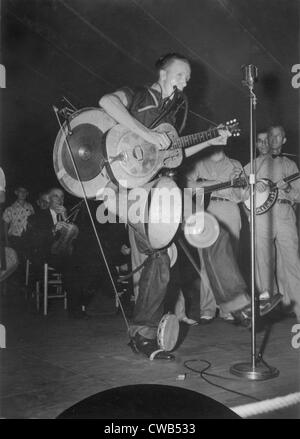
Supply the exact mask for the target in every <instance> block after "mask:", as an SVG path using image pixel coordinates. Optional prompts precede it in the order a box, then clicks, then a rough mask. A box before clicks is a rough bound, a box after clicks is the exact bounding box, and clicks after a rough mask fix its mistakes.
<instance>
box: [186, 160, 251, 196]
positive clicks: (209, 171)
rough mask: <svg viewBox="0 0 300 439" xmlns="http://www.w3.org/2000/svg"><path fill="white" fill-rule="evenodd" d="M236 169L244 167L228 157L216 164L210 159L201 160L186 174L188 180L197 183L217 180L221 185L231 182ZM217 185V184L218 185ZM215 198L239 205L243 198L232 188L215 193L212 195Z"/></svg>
mask: <svg viewBox="0 0 300 439" xmlns="http://www.w3.org/2000/svg"><path fill="white" fill-rule="evenodd" d="M234 168H238V169H241V171H242V169H243V168H242V165H241V163H240V162H239V161H237V160H234V159H231V158H229V157H227V156H225V157H224V159H223V160H220V161H218V162H215V161H213V160H211V159H210V158H209V157H208V158H205V159H203V160H199V161H198V162H196V163H195V164H194V166H193V167H192V168H191V169H190V170H189V171H188V172H187V173H186V177H187V179H188V180H191V181H194V182H196V181H197V180H199V179H204V180H216V181H217V182H218V181H219V182H220V183H223V182H226V181H229V180H230V179H231V174H232V171H233V169H234ZM216 184H217V183H216ZM211 195H212V196H215V197H221V198H226V199H227V200H230V201H234V202H235V203H239V202H240V201H241V197H238V191H237V190H233V189H232V188H228V189H222V190H220V191H214V192H212V194H211Z"/></svg>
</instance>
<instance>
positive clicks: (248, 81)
mask: <svg viewBox="0 0 300 439" xmlns="http://www.w3.org/2000/svg"><path fill="white" fill-rule="evenodd" d="M243 69H244V77H245V79H244V80H243V81H242V83H243V85H245V86H247V87H248V88H249V92H250V93H249V99H250V102H249V104H250V175H249V183H250V242H251V361H250V362H243V363H236V364H234V365H233V366H231V368H230V372H231V373H232V374H234V375H237V376H240V377H243V378H247V379H249V380H260V381H262V380H266V379H269V378H274V377H276V376H278V375H279V371H278V370H277V369H276V368H274V367H271V366H269V365H268V364H267V363H265V362H264V361H263V359H262V356H261V355H260V356H258V357H257V356H256V330H255V324H256V319H255V317H256V316H255V313H256V300H255V299H256V297H255V267H256V258H255V237H256V236H255V206H256V203H255V183H256V175H255V167H254V152H255V139H256V104H257V99H256V95H255V93H254V91H253V89H254V82H255V80H256V79H257V68H256V67H255V66H253V65H252V64H251V65H248V66H243Z"/></svg>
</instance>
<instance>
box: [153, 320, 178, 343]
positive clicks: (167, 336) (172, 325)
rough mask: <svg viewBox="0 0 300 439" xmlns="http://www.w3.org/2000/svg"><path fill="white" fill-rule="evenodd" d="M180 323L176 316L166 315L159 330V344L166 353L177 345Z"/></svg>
mask: <svg viewBox="0 0 300 439" xmlns="http://www.w3.org/2000/svg"><path fill="white" fill-rule="evenodd" d="M178 334H179V321H178V318H177V317H176V316H175V314H165V315H164V316H163V317H162V319H161V321H160V323H159V325H158V330H157V343H158V345H159V347H160V348H161V349H163V350H164V351H172V350H173V349H174V348H175V346H176V343H177V340H178Z"/></svg>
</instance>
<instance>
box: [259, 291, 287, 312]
mask: <svg viewBox="0 0 300 439" xmlns="http://www.w3.org/2000/svg"><path fill="white" fill-rule="evenodd" d="M281 301H282V295H281V294H279V293H278V294H276V295H275V296H272V297H270V298H269V299H268V300H263V301H260V303H259V314H260V316H261V317H263V316H265V315H267V314H268V313H269V312H271V311H273V309H274V308H276V306H277V305H279V303H280V302H281Z"/></svg>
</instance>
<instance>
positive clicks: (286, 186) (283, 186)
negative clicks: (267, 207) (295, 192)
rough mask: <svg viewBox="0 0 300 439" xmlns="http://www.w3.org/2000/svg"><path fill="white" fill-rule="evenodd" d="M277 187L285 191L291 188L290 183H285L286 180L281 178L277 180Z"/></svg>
mask: <svg viewBox="0 0 300 439" xmlns="http://www.w3.org/2000/svg"><path fill="white" fill-rule="evenodd" d="M277 187H278V189H281V190H282V191H285V192H290V190H291V186H290V184H289V183H287V182H286V181H284V180H283V179H282V180H279V181H278V182H277Z"/></svg>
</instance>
